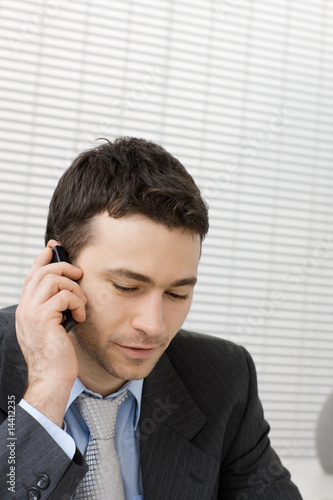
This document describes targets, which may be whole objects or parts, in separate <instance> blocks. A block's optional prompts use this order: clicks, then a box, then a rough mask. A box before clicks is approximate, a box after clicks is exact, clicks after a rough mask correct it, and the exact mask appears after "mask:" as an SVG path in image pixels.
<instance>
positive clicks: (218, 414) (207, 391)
mask: <svg viewBox="0 0 333 500" xmlns="http://www.w3.org/2000/svg"><path fill="white" fill-rule="evenodd" d="M14 314H15V308H7V309H3V310H2V311H0V352H1V359H0V423H1V425H0V440H1V451H0V472H1V475H0V482H1V484H0V498H1V499H2V500H7V499H18V500H21V499H23V498H24V499H25V498H29V496H28V491H29V489H30V494H31V495H32V493H31V491H32V492H33V493H34V494H36V492H35V490H37V493H39V495H40V496H39V498H40V499H41V500H46V499H49V500H61V499H64V500H65V499H67V500H69V499H70V497H71V495H72V494H73V492H74V491H75V489H76V487H77V485H78V484H79V482H80V481H81V480H82V478H83V476H84V475H85V473H86V470H87V465H86V463H85V460H84V457H83V456H82V455H81V453H80V452H79V451H77V452H76V454H75V456H74V459H73V460H70V459H69V458H68V457H67V455H66V454H65V453H64V452H63V451H62V450H61V448H60V447H59V446H58V445H57V444H56V442H55V441H54V440H53V439H52V438H51V437H50V435H49V434H48V433H47V431H46V430H44V429H43V428H42V426H41V425H40V424H39V423H38V422H37V421H35V419H34V418H33V417H31V416H30V415H29V414H27V413H26V412H25V411H24V410H23V409H22V408H20V407H19V406H18V407H16V415H15V437H16V439H15V441H14V440H13V439H11V436H10V435H9V432H8V431H9V430H12V425H11V424H12V423H13V421H12V420H8V419H7V409H8V396H15V400H16V403H18V402H19V401H20V399H21V397H22V396H23V394H24V390H25V385H26V364H25V361H24V358H23V355H22V352H21V350H20V347H19V345H18V343H17V339H16V334H15V318H14ZM9 424H10V425H9ZM268 431H269V426H268V424H267V423H266V421H265V420H264V418H263V411H262V407H261V404H260V401H259V399H258V394H257V381H256V373H255V368H254V365H253V361H252V359H251V357H250V356H249V354H248V353H247V351H246V350H245V349H244V348H242V347H240V346H237V345H235V344H232V343H230V342H228V341H224V340H220V339H217V338H215V337H209V336H206V335H200V334H196V333H189V332H186V331H183V330H181V331H180V332H179V333H178V334H177V335H176V337H175V338H174V340H173V341H172V342H171V344H170V346H169V348H168V349H167V351H166V352H165V353H164V354H163V356H162V357H161V359H160V360H159V362H158V363H157V365H156V366H155V368H154V370H153V371H152V372H151V374H150V375H149V376H148V377H147V378H146V379H145V381H144V386H143V395H142V411H141V417H140V432H141V436H140V439H141V468H142V475H143V486H144V495H145V500H211V499H212V500H217V499H219V500H301V496H300V494H299V492H298V489H297V488H296V486H295V485H294V484H293V483H292V482H291V481H290V475H289V473H288V472H287V471H286V469H284V468H283V466H282V464H281V462H280V460H279V458H278V457H277V455H276V454H275V452H274V451H273V450H272V448H271V446H270V442H269V439H268V437H267V434H268ZM8 438H9V439H8ZM8 443H9V444H10V443H11V444H12V448H15V450H14V452H15V493H12V492H10V491H8V487H9V486H10V483H7V481H9V480H10V476H7V474H9V472H10V465H9V463H8V459H10V458H13V457H12V455H11V448H10V446H9V447H8V446H7V444H8ZM13 443H15V446H14V447H13ZM45 478H46V479H45ZM12 479H13V476H12ZM31 488H35V490H34V489H31ZM31 498H33V496H31ZM96 500H97V499H96Z"/></svg>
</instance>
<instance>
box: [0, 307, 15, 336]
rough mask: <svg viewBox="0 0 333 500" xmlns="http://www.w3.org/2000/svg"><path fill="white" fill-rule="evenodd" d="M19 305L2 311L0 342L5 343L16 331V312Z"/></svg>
mask: <svg viewBox="0 0 333 500" xmlns="http://www.w3.org/2000/svg"><path fill="white" fill-rule="evenodd" d="M16 308H17V305H15V306H10V307H5V308H3V309H0V342H3V341H4V340H5V339H6V336H8V335H9V334H10V333H11V332H13V331H15V311H16Z"/></svg>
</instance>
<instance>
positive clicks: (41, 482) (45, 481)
mask: <svg viewBox="0 0 333 500" xmlns="http://www.w3.org/2000/svg"><path fill="white" fill-rule="evenodd" d="M36 484H37V486H38V488H40V489H41V490H45V489H46V488H47V487H48V485H49V484H50V479H49V476H47V475H46V474H41V475H40V476H38V479H37V483H36Z"/></svg>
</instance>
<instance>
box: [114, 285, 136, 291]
mask: <svg viewBox="0 0 333 500" xmlns="http://www.w3.org/2000/svg"><path fill="white" fill-rule="evenodd" d="M112 285H113V286H114V287H115V289H116V290H118V291H119V292H123V293H129V292H133V291H134V290H136V288H130V287H127V286H121V285H118V283H112Z"/></svg>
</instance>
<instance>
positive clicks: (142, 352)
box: [117, 344, 157, 358]
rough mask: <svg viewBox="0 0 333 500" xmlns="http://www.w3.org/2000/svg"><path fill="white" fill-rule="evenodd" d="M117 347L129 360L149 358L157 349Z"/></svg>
mask: <svg viewBox="0 0 333 500" xmlns="http://www.w3.org/2000/svg"><path fill="white" fill-rule="evenodd" d="M117 346H118V348H119V349H120V350H121V351H122V353H123V354H125V356H127V357H130V358H149V356H151V355H152V354H154V352H155V351H156V350H157V347H148V348H147V347H137V346H135V347H133V346H123V345H119V344H117Z"/></svg>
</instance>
